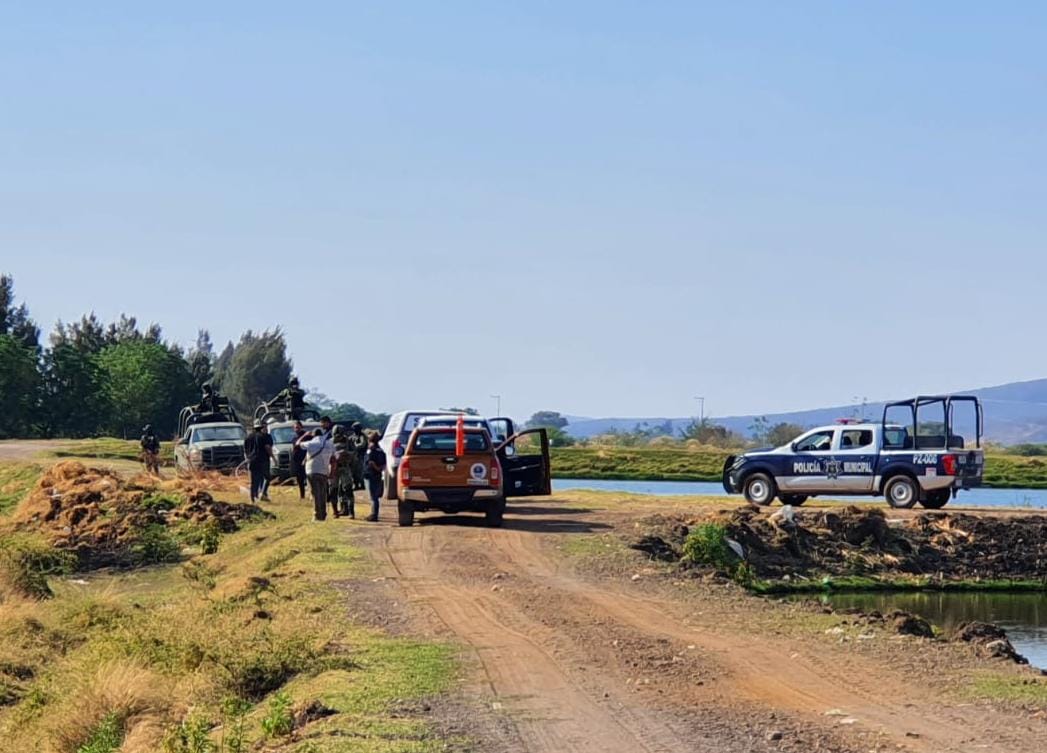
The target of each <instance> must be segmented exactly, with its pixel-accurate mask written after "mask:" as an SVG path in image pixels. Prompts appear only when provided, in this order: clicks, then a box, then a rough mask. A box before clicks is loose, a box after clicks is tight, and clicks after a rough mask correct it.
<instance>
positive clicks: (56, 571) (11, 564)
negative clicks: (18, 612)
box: [0, 536, 76, 599]
mask: <svg viewBox="0 0 1047 753" xmlns="http://www.w3.org/2000/svg"><path fill="white" fill-rule="evenodd" d="M75 564H76V557H74V556H73V555H71V554H69V553H67V552H60V551H58V550H56V549H52V548H51V547H50V546H48V545H47V544H46V543H44V542H43V541H42V540H40V539H36V538H32V537H29V536H12V537H9V538H6V539H0V591H4V590H6V591H10V592H13V593H16V594H19V595H21V596H26V597H29V598H31V599H47V598H50V597H51V596H53V595H54V594H53V593H52V592H51V587H50V586H49V585H48V584H47V579H48V577H49V576H54V575H66V574H68V573H71V572H72V571H73V567H74V565H75Z"/></svg>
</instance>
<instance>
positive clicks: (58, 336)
mask: <svg viewBox="0 0 1047 753" xmlns="http://www.w3.org/2000/svg"><path fill="white" fill-rule="evenodd" d="M59 345H71V346H72V347H74V348H76V349H77V350H78V351H80V352H81V353H85V354H88V355H94V354H96V353H100V352H101V351H102V348H104V347H105V346H106V332H105V325H103V324H102V323H101V322H100V321H99V320H98V317H97V316H96V315H95V312H93V311H92V312H91V313H90V314H84V315H83V316H82V317H80V321H78V322H73V323H72V324H63V323H62V322H61V321H59V322H58V324H56V325H55V329H54V332H52V333H51V346H52V347H58V346H59Z"/></svg>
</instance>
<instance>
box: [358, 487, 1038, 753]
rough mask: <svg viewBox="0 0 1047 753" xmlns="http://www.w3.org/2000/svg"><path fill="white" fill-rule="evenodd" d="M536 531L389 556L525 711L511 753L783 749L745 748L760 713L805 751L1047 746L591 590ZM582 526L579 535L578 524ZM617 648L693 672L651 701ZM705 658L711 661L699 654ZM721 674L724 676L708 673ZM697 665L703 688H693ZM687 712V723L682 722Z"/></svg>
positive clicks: (788, 644)
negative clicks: (681, 659)
mask: <svg viewBox="0 0 1047 753" xmlns="http://www.w3.org/2000/svg"><path fill="white" fill-rule="evenodd" d="M545 513H546V514H547V515H546V517H545V518H544V520H547V521H550V530H553V531H562V530H564V526H565V525H566V521H565V518H564V517H557V516H556V508H555V506H549V508H548V510H547V511H545ZM589 515H591V516H592V518H591V519H590V520H592V521H595V520H598V519H600V517H599V513H591V514H590V513H586V516H589ZM443 520H446V519H443ZM448 522H450V521H448ZM537 523H538V521H536V519H534V518H531V519H528V520H527V521H526V523H525V522H524V521H522V520H521V521H519V522H517V525H519V526H520V527H519V528H518V529H516V530H513V525H514V521H513V520H512V519H507V527H506V528H505V529H497V530H495V529H486V528H481V527H475V526H453V525H433V524H428V525H424V524H423V525H420V526H415V527H414V528H410V529H396V528H394V529H390V530H389V531H388V532H387V533H386V534H385V536H384V538H383V540H382V542H381V546H380V547H379V550H380V552H381V554H382V555H383V556H384V557H385V558H386V559H387V561H388V563H389V567H390V568H391V569H392V570H393V571H394V572H395V573H396V577H397V579H398V580H399V581H400V583H401V585H402V587H403V589H404V591H405V592H406V594H407V595H408V598H409V600H411V601H413V602H414V603H416V604H424V605H425V606H426V607H427V608H428V609H429V610H430V611H431V612H432V613H433V614H434V615H435V616H436V617H437V618H438V619H439V621H440V622H441V623H442V625H444V626H446V629H447V630H448V631H449V632H450V633H451V634H453V635H454V636H456V638H457V639H458V640H460V641H461V642H462V643H464V644H466V645H468V646H470V647H471V648H472V651H473V652H474V653H475V655H476V657H477V658H478V660H479V664H480V666H481V667H482V669H483V672H484V675H485V678H486V683H487V685H488V686H489V689H490V692H491V694H493V696H494V697H495V698H496V699H497V701H496V703H497V704H501V705H503V706H504V708H505V709H506V710H507V711H509V712H510V720H511V721H512V723H513V726H514V727H515V729H516V732H517V733H518V735H519V740H518V741H517V745H516V747H514V748H512V750H526V751H536V752H537V753H545V752H547V751H548V752H550V753H551V752H552V751H557V752H559V751H583V752H587V751H600V753H613V752H614V751H648V752H649V753H655V752H659V753H660V752H662V751H667V752H673V751H684V750H686V751H705V750H708V751H716V752H717V753H733V751H742V750H745V751H750V750H776V749H778V747H777V744H775V745H771V744H768V743H765V741H764V740H763V738H762V735H763V731H762V730H760V729H757V731H756V732H755V733H754V732H753V729H751V728H750V729H749V730H748V732H747V734H748V738H746V734H739V736H738V737H737V739H735V738H733V737H732V736H731V735H732V730H733V729H734V725H736V723H737V722H738V720H739V719H740V720H742V721H741V724H742V725H744V723H745V722H744V719H745V713H746V710H747V709H750V708H752V709H764V710H773V711H777V712H783V713H784V714H785V717H780V718H782V719H794V720H800V723H799V724H796V725H794V729H797V728H799V731H800V733H801V734H800V737H802V731H803V728H808V731H809V732H810V735H808V736H807V737H808V739H824V740H825V741H826V743H825V747H822V748H819V749H823V750H851V749H856V750H858V749H860V750H862V751H866V750H870V749H873V750H878V749H884V748H883V747H882V746H887V747H888V748H889V749H905V750H914V751H921V752H926V753H932V752H933V753H939V752H940V753H944V752H945V751H968V750H974V749H983V750H1007V751H1014V752H1015V753H1017V752H1018V751H1034V750H1037V751H1038V750H1041V749H1043V746H1044V745H1047V731H1042V733H1041V734H1032V735H1030V732H1029V730H1030V727H1029V725H1028V724H1020V725H1015V724H1014V722H1015V721H1016V717H1013V716H1012V717H1011V718H1010V719H1008V718H1006V715H1005V716H1004V717H1001V718H1000V719H999V720H997V721H996V722H993V720H991V719H988V717H989V716H990V715H991V712H988V711H985V710H983V711H982V712H980V713H978V714H975V715H971V714H970V708H969V707H968V708H961V707H956V706H953V705H950V704H949V703H947V702H942V703H939V701H940V700H941V699H938V698H936V697H928V695H927V692H928V691H927V689H926V688H920V687H915V686H912V685H910V684H909V683H908V681H907V678H905V677H902V676H898V675H897V674H894V673H892V672H891V669H890V668H889V667H884V666H883V665H880V664H877V663H876V662H875V661H874V660H872V659H870V658H868V657H863V656H860V655H854V654H853V653H848V652H845V651H844V650H843V649H841V650H840V651H835V650H832V649H827V653H826V655H825V656H823V655H821V654H819V653H817V652H818V651H820V650H821V649H820V648H812V647H811V646H810V645H809V642H808V644H804V643H803V642H802V641H798V640H797V641H793V640H789V639H786V638H783V637H780V636H776V637H771V638H768V639H764V638H762V637H757V636H753V635H744V634H741V635H740V634H738V633H736V632H732V631H731V629H730V628H727V627H725V626H722V625H717V624H716V623H715V621H713V622H710V619H709V618H708V617H705V618H702V617H700V616H698V615H700V614H701V613H700V612H696V611H695V606H696V604H695V603H694V602H693V601H691V602H682V601H681V600H679V599H678V598H673V597H672V596H661V595H659V594H658V593H651V592H647V593H637V589H638V588H640V587H642V586H632V585H630V584H628V583H622V582H619V581H599V582H593V581H591V580H588V579H582V578H580V577H578V576H576V575H575V574H574V573H573V572H572V571H571V569H570V568H569V567H566V566H565V565H564V563H563V561H562V559H561V558H560V556H559V555H558V554H557V553H556V552H555V551H554V546H553V545H554V543H555V542H556V541H561V540H563V539H562V537H560V536H557V535H554V534H549V533H545V532H543V528H542V526H541V525H538V524H537ZM572 523H573V524H577V523H578V515H577V514H575V515H574V516H573V520H572ZM496 573H498V574H499V575H498V577H502V576H501V573H505V574H506V575H505V579H504V580H493V578H495V576H496ZM492 583H495V585H494V586H492ZM615 636H622V637H624V639H625V640H626V642H627V643H628V644H629V648H630V650H632V651H633V652H634V655H636V654H635V652H636V651H637V650H640V651H641V654H642V651H643V650H647V651H648V653H650V650H649V647H650V646H655V645H656V644H659V643H660V644H671V648H665V649H664V651H665V652H667V653H668V654H670V655H672V656H673V660H674V661H675V659H676V658H677V657H676V654H687V656H688V657H689V658H688V660H687V661H692V659H691V657H693V658H694V659H693V661H692V664H688V665H686V666H685V667H684V668H683V669H684V671H682V672H681V671H677V673H676V674H675V675H674V676H672V677H668V678H661V677H659V678H657V680H658V685H659V687H658V689H657V691H654V690H648V689H647V688H643V689H642V690H644V691H646V692H645V693H644V692H637V691H640V690H641V688H638V687H636V686H635V685H633V686H628V687H623V685H624V683H628V682H633V678H632V677H629V674H630V672H631V670H630V669H629V667H628V665H627V664H626V663H623V657H622V656H620V655H618V654H617V653H615V651H616V650H611V649H608V648H607V645H609V644H610V643H611V642H612V641H611V640H610V639H611V638H613V637H615ZM613 643H614V645H616V646H617V645H618V641H617V640H614V641H613ZM638 646H639V649H637V647H638ZM644 646H648V649H643V647H644ZM691 648H696V649H697V651H695V652H692V653H689V654H688V653H687V650H686V649H691ZM699 655H700V660H699V658H698V656H699ZM625 658H626V659H628V658H629V657H627V656H626V657H625ZM703 663H704V664H703ZM710 665H711V666H713V667H715V671H713V672H711V673H707V672H705V670H706V669H707V668H708V667H709V666H710ZM633 666H635V663H634V665H633ZM692 666H693V667H694V669H695V673H694V675H693V676H692V675H690V674H688V672H689V671H690V669H691V668H692ZM678 670H679V668H678ZM698 670H701V671H702V676H703V677H705V678H708V677H710V676H714V677H715V680H714V681H713V682H712V683H709V684H706V685H705V687H703V688H699V687H697V686H701V685H702V684H703V683H702V682H695V678H696V677H697V675H698ZM639 671H640V670H635V672H639ZM644 682H646V680H645V681H644ZM652 687H653V686H652ZM662 688H664V690H663V689H662ZM655 692H657V693H659V694H660V693H665V694H666V695H664V696H659V695H654V693H655ZM933 695H934V694H932V696H933ZM673 704H675V707H676V708H679V709H684V710H685V714H686V717H683V718H682V717H681V715H680V714H677V715H675V716H674V715H673V713H670V712H671V708H670V707H672V706H673ZM829 709H841V710H842V711H843V712H845V713H846V714H847V715H848V716H851V717H853V718H855V719H857V720H858V721H857V723H856V724H855V725H854V726H853V727H841V726H840V720H838V719H835V718H827V717H826V716H825V712H826V711H828V710H829ZM771 716H772V718H773V717H774V715H773V714H771ZM969 717H970V718H969ZM803 720H806V721H803ZM1025 721H1027V720H1025ZM750 726H751V725H750ZM695 729H699V730H710V736H709V738H708V740H709V741H708V742H706V741H705V740H704V739H703V737H702V736H697V737H696V736H695V734H694V731H695ZM743 732H744V731H743ZM819 733H820V734H821V735H822V737H819ZM754 734H755V735H756V738H758V744H757V743H754V742H753V740H754V737H753V735H754ZM812 735H813V736H814V737H813V738H812V737H811V736H812ZM714 740H715V743H714V742H713V741H714ZM846 740H850V741H851V742H850V743H846V742H845V741H846ZM796 742H797V743H798V742H800V738H799V737H798V738H797V740H796ZM786 749H788V750H797V748H795V747H785V748H782V750H786ZM808 749H813V748H808Z"/></svg>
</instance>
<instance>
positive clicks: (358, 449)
mask: <svg viewBox="0 0 1047 753" xmlns="http://www.w3.org/2000/svg"><path fill="white" fill-rule="evenodd" d="M352 429H353V432H352V434H350V435H349V447H350V449H351V450H352V453H353V456H352V476H353V489H363V488H364V465H365V464H366V462H367V444H368V442H367V435H366V434H364V427H363V424H361V423H360V422H359V421H353V426H352Z"/></svg>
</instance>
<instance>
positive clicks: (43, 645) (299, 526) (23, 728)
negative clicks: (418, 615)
mask: <svg viewBox="0 0 1047 753" xmlns="http://www.w3.org/2000/svg"><path fill="white" fill-rule="evenodd" d="M273 496H274V503H273V504H272V505H271V506H268V508H267V509H269V510H270V511H271V512H273V513H274V514H275V519H271V520H267V521H265V522H260V523H257V524H253V525H251V526H249V527H247V528H245V529H244V530H241V531H239V532H235V533H231V534H226V535H223V536H222V538H221V546H220V547H219V549H218V551H217V552H215V553H213V554H210V555H207V556H198V557H195V558H192V559H189V560H188V561H183V562H181V563H178V564H167V562H166V560H167V559H168V556H169V555H171V556H173V553H174V547H173V545H172V541H171V539H170V537H166V536H165V537H157V536H151V537H146V541H145V542H144V543H143V544H142V547H141V561H142V562H146V561H148V562H159V563H160V564H157V565H153V566H150V567H147V568H142V569H133V570H122V571H112V572H98V573H92V574H91V575H90V576H88V577H87V578H86V580H87V582H86V583H83V582H79V581H68V582H67V581H63V580H62V579H52V586H53V587H54V597H53V598H51V599H49V600H46V601H36V600H26V601H19V602H17V603H16V602H12V605H13V608H11V609H8V604H6V603H5V604H3V606H2V607H0V654H2V656H0V659H2V660H3V661H5V662H9V663H11V664H12V665H18V666H26V667H28V668H29V670H30V673H29V674H27V677H28V678H29V679H27V680H25V681H24V682H22V681H20V684H19V687H17V688H15V689H14V691H17V692H11V693H8V694H7V695H8V696H9V697H8V699H7V700H8V703H7V705H3V706H0V739H3V740H4V741H5V745H10V746H12V747H11V748H10V749H12V750H34V749H36V747H37V743H39V742H40V741H41V740H53V739H57V737H56V736H57V735H60V734H61V735H64V737H63V738H62V739H74V738H75V739H76V744H75V745H73V746H68V745H66V746H65V747H61V746H58V747H61V750H62V753H80V749H81V748H84V749H85V750H88V751H90V753H96V751H105V750H107V748H106V747H105V746H106V745H109V744H110V743H111V742H112V741H113V740H115V739H116V738H115V737H112V736H107V735H108V731H107V730H108V727H106V723H107V722H106V719H107V714H110V713H114V712H116V713H117V715H118V716H117V717H116V718H117V719H118V720H120V722H121V725H123V726H122V727H121V728H120V729H119V730H118V732H119V734H120V735H121V736H122V735H124V734H125V733H126V735H127V736H128V738H127V739H131V737H130V736H131V735H132V734H133V733H134V730H133V729H132V723H133V721H134V719H133V718H131V717H128V716H127V715H126V714H123V715H121V714H122V712H121V710H120V709H119V708H117V709H114V708H113V707H111V706H106V704H109V703H111V702H112V701H111V699H114V698H118V699H121V703H123V702H124V699H126V708H134V709H136V712H135V713H138V711H137V710H140V711H142V713H144V714H145V716H147V717H149V718H150V719H156V720H159V721H160V722H161V726H162V730H161V732H160V733H158V734H160V735H161V737H159V738H158V739H157V740H155V745H154V748H155V749H157V750H161V749H162V750H167V751H172V752H173V753H190V752H194V753H195V752H196V751H203V750H210V751H222V753H226V751H233V750H234V749H235V750H243V751H246V750H252V749H254V748H255V746H256V745H257V744H259V743H260V742H261V741H263V740H268V742H267V744H266V750H269V751H285V752H286V753H292V752H293V753H299V751H305V750H311V751H314V753H324V752H325V751H332V752H333V751H336V750H337V751H385V752H386V753H430V752H433V753H435V751H439V750H445V749H446V741H444V740H441V739H440V738H439V736H438V734H437V733H436V732H435V731H434V730H433V729H432V727H431V726H430V724H429V722H428V721H427V720H426V719H425V716H424V715H422V714H420V713H412V712H411V709H412V708H415V707H418V706H421V704H422V703H423V702H424V701H423V699H428V698H432V697H434V696H438V695H439V694H441V693H444V692H446V691H447V690H448V689H449V688H451V687H452V685H453V683H454V681H455V679H456V676H457V675H456V663H455V654H456V649H455V648H454V647H452V646H449V645H446V644H441V643H431V642H425V641H417V640H410V639H403V638H398V637H390V636H387V635H384V634H382V633H381V632H378V631H375V630H371V629H365V628H362V627H359V626H354V625H353V623H352V614H351V612H350V607H349V604H348V603H347V595H346V594H347V591H346V589H345V583H346V582H347V581H351V580H353V579H355V578H361V577H370V576H372V575H373V573H374V569H373V566H372V565H371V564H370V562H369V560H368V559H367V558H366V557H365V556H364V554H363V552H361V551H360V550H358V549H356V548H355V547H353V546H352V545H351V544H349V543H348V542H347V537H346V531H345V526H340V525H336V524H333V523H328V524H316V525H313V524H311V523H309V522H308V521H309V518H310V516H311V513H310V508H309V506H306V505H302V504H301V503H299V502H298V499H297V494H296V493H293V492H291V491H290V490H285V489H274V490H273ZM230 499H231V497H230ZM154 503H155V504H156V505H157V506H163V502H162V501H160V500H154ZM176 533H177V532H176ZM20 551H29V552H30V553H31V552H32V551H35V550H33V548H32V547H22V548H21V550H20ZM20 556H21V555H20ZM26 557H27V558H28V560H29V561H33V557H32V556H29V555H26ZM114 668H115V669H114ZM276 694H283V695H282V696H280V699H281V700H280V701H279V703H278V704H276V705H278V706H280V709H277V711H278V712H279V713H276V714H273V713H272V711H273V708H272V704H274V703H276V702H275V701H273V699H274V698H277V695H276ZM230 699H232V701H230ZM288 701H290V702H291V703H292V704H293V707H294V708H295V709H298V708H300V707H301V706H304V705H307V704H309V703H311V702H314V701H321V702H322V703H323V704H325V705H326V706H328V707H329V708H331V709H333V710H334V711H335V712H336V713H334V714H333V715H330V716H328V717H324V718H321V719H318V720H317V721H314V722H312V723H311V724H309V725H308V726H307V727H305V728H304V729H303V730H299V731H297V732H296V734H295V736H294V738H293V739H291V738H288V737H286V736H285V735H283V734H282V733H280V730H282V729H283V728H284V727H285V725H283V726H282V725H281V724H277V722H279V721H280V720H281V719H285V718H286V712H287V702H288ZM230 703H232V704H233V705H235V706H236V708H237V709H240V710H239V711H237V713H236V714H232V715H230V713H229V712H228V708H229V707H230ZM187 709H191V711H186V710H187ZM267 715H269V716H270V721H271V723H270V725H269V726H270V727H271V729H272V731H273V733H274V734H273V735H272V737H270V738H267V737H266V730H265V729H263V724H262V722H263V719H264V718H266V716H267ZM223 720H224V721H223ZM220 723H221V726H219V724H220ZM234 723H235V726H236V727H237V729H240V730H241V732H240V733H237V735H238V738H239V739H242V744H240V743H238V744H237V747H236V748H233V747H230V745H229V742H228V741H229V739H230V738H229V735H230V734H231V730H232V729H233V726H234ZM124 727H126V729H125V728H124ZM161 733H162V734H161ZM241 733H242V734H241ZM223 740H224V741H223ZM165 741H166V742H165ZM205 741H209V742H205ZM87 746H92V747H87ZM165 746H166V747H165ZM0 747H2V746H0ZM58 747H56V749H58ZM115 747H116V749H118V748H119V744H117V745H116V746H115ZM154 748H151V749H154Z"/></svg>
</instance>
